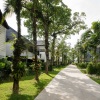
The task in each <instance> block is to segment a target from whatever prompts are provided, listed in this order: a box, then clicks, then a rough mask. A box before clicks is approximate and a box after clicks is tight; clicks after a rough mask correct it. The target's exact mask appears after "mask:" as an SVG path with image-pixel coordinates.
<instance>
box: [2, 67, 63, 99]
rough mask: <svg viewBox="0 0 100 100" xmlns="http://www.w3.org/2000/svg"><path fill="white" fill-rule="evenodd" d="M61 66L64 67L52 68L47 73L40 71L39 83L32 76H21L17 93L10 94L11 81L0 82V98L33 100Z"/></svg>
mask: <svg viewBox="0 0 100 100" xmlns="http://www.w3.org/2000/svg"><path fill="white" fill-rule="evenodd" d="M63 68H64V67H57V68H54V70H53V71H52V72H50V73H49V75H47V74H45V73H42V74H41V75H40V77H39V79H40V82H39V83H37V82H36V81H35V80H34V76H31V75H30V76H25V77H23V78H22V79H21V80H20V90H19V94H18V95H15V94H12V85H13V83H12V82H6V83H2V84H0V100H34V98H35V97H36V96H37V95H38V94H39V93H40V92H41V91H42V90H43V89H44V87H45V86H47V84H48V83H49V82H50V81H51V80H52V79H53V78H54V77H55V75H56V74H57V73H59V72H60V71H61V70H62V69H63Z"/></svg>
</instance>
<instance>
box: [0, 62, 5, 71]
mask: <svg viewBox="0 0 100 100" xmlns="http://www.w3.org/2000/svg"><path fill="white" fill-rule="evenodd" d="M4 67H5V63H3V62H0V70H1V69H3V68H4Z"/></svg>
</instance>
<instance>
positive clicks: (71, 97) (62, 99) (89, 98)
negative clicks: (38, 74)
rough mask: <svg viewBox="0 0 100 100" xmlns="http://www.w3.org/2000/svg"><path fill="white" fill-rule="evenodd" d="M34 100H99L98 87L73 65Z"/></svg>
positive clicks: (99, 90) (64, 70)
mask: <svg viewBox="0 0 100 100" xmlns="http://www.w3.org/2000/svg"><path fill="white" fill-rule="evenodd" d="M35 100H100V85H99V84H97V83H96V82H94V81H93V80H91V79H90V78H89V77H88V76H86V75H85V74H83V73H81V72H80V71H79V69H77V67H76V66H74V65H69V66H68V67H66V68H65V69H63V70H62V71H61V72H60V73H58V75H56V77H55V78H54V79H53V80H52V81H51V82H50V83H49V84H48V86H47V87H46V88H45V89H43V91H42V92H41V93H40V94H39V95H38V96H37V97H36V98H35Z"/></svg>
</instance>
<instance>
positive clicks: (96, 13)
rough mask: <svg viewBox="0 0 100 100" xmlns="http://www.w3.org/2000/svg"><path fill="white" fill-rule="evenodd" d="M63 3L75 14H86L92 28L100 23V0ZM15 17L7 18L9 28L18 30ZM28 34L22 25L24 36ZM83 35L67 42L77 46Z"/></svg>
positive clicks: (2, 1)
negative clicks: (95, 23) (97, 22)
mask: <svg viewBox="0 0 100 100" xmlns="http://www.w3.org/2000/svg"><path fill="white" fill-rule="evenodd" d="M63 2H64V3H65V4H66V5H67V6H68V7H69V8H70V9H72V13H73V12H85V14H86V20H85V22H86V24H87V25H88V27H89V28H90V27H91V23H92V22H93V21H100V0H63ZM3 7H4V0H0V9H1V10H2V12H3V11H4V8H3ZM15 18H16V17H15V15H14V14H12V15H9V16H8V17H7V19H6V20H7V22H8V24H9V26H11V27H12V28H14V29H15V30H17V25H16V19H15ZM24 34H28V33H27V29H26V28H25V27H24V25H23V23H22V35H24ZM81 34H82V33H80V34H76V35H74V36H71V39H69V40H67V42H70V43H71V45H72V47H73V46H74V45H75V44H76V42H77V39H79V38H80V36H81Z"/></svg>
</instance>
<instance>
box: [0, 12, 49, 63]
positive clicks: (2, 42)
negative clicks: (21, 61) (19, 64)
mask: <svg viewBox="0 0 100 100" xmlns="http://www.w3.org/2000/svg"><path fill="white" fill-rule="evenodd" d="M0 19H1V20H0V22H1V21H2V12H1V11H0ZM15 38H17V32H16V31H15V30H14V29H12V28H11V27H9V26H8V24H7V22H6V20H5V21H4V22H3V23H2V24H0V58H5V57H12V56H13V50H14V48H13V46H12V45H13V40H14V39H15ZM22 39H23V41H24V42H25V45H26V49H25V50H24V51H23V52H22V53H21V56H25V57H27V58H28V59H32V58H33V57H34V54H33V44H32V43H31V42H30V41H29V40H28V39H26V38H25V37H23V36H22ZM37 50H38V55H37V56H38V58H39V59H40V60H42V61H43V62H46V55H45V42H44V41H43V40H38V41H37ZM49 56H50V53H49ZM50 59H51V56H50Z"/></svg>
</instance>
